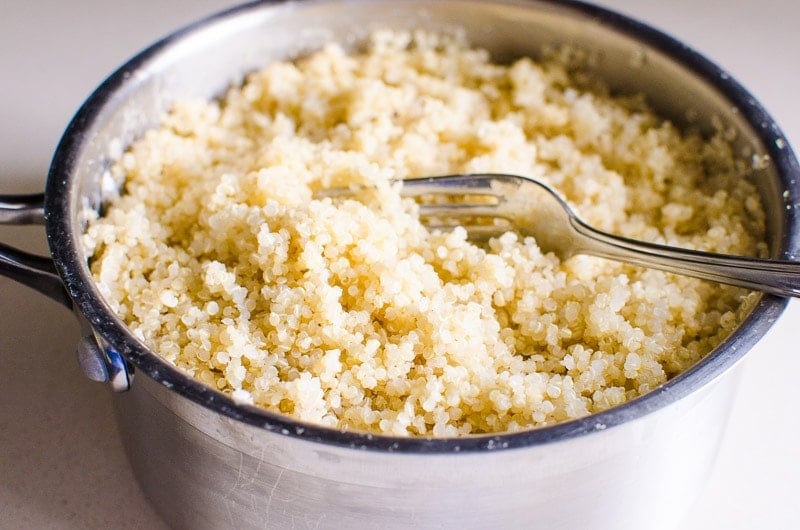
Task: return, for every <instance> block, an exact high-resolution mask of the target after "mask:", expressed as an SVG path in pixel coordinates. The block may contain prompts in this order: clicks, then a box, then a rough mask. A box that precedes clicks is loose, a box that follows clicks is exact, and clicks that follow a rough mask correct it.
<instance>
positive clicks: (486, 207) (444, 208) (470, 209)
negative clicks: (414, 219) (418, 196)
mask: <svg viewBox="0 0 800 530" xmlns="http://www.w3.org/2000/svg"><path fill="white" fill-rule="evenodd" d="M419 214H420V216H423V217H441V218H444V219H448V218H449V219H452V218H460V217H502V213H501V212H500V211H499V210H498V209H497V205H496V204H462V203H459V204H452V203H451V204H420V205H419Z"/></svg>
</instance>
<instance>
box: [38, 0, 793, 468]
mask: <svg viewBox="0 0 800 530" xmlns="http://www.w3.org/2000/svg"><path fill="white" fill-rule="evenodd" d="M357 1H363V0H345V3H357ZM285 2H286V0H279V1H276V2H266V3H264V2H252V3H247V4H243V5H239V6H236V7H233V8H231V9H227V10H224V11H221V12H219V13H217V14H215V15H212V16H210V17H207V18H205V19H202V20H200V21H198V22H196V23H194V24H191V25H189V26H186V27H184V28H182V29H179V30H177V31H175V32H174V33H171V34H169V35H168V36H166V37H165V38H163V39H161V40H159V41H158V42H156V43H155V44H153V45H152V46H150V47H148V48H146V49H145V50H144V51H142V52H141V53H139V54H137V55H136V56H134V57H133V58H132V59H130V60H129V61H127V62H126V63H125V64H124V65H122V66H121V67H120V68H119V69H118V70H116V71H115V72H114V73H112V74H111V75H110V76H109V77H108V78H107V79H106V80H105V81H104V82H103V83H102V84H101V85H100V86H99V87H98V88H97V89H96V90H95V91H94V92H93V93H92V94H91V95H90V96H89V98H88V99H87V100H86V102H85V103H84V104H83V105H82V106H81V108H80V109H79V110H78V112H77V114H76V115H75V117H74V118H73V119H72V121H71V122H70V124H69V125H68V127H67V129H66V131H65V133H64V135H63V137H62V139H61V141H60V143H59V145H58V147H57V148H56V151H55V154H54V157H53V160H52V163H51V166H50V171H49V174H48V179H47V184H46V192H45V197H46V202H45V219H46V232H47V239H48V243H49V245H50V249H51V253H52V256H53V260H54V263H55V266H56V269H57V270H58V273H59V275H60V276H61V278H62V280H63V282H64V285H65V287H66V289H67V291H68V292H69V294H70V296H71V297H72V299H73V301H74V305H75V309H76V311H77V312H78V313H79V314H80V315H82V316H83V317H84V318H85V319H86V321H87V322H88V323H89V325H90V326H91V328H92V329H93V330H94V331H95V332H96V333H98V334H99V335H100V336H101V337H102V339H103V340H104V341H105V342H106V343H107V344H108V345H109V347H110V348H112V349H113V350H115V351H116V352H118V353H119V354H121V355H122V356H123V357H124V358H125V359H126V360H127V361H128V363H129V364H130V365H133V366H135V367H136V369H138V370H141V371H142V372H144V373H145V374H147V375H148V376H149V377H151V378H152V379H154V380H155V381H157V382H159V383H161V384H163V385H164V386H166V387H168V388H170V389H171V390H174V391H175V392H177V393H178V394H180V395H182V396H184V397H186V398H188V399H190V400H191V401H193V402H195V403H197V404H200V405H202V406H204V407H206V408H208V409H210V410H212V411H214V412H217V413H219V414H222V415H223V416H226V417H228V418H231V419H233V420H236V421H240V422H243V423H245V424H248V425H251V426H254V427H257V428H260V429H264V430H266V431H270V432H275V433H279V434H282V435H288V436H292V437H296V438H299V439H302V440H306V441H311V442H317V443H322V444H332V445H336V446H341V447H351V448H358V449H367V450H375V451H386V452H400V453H412V454H419V453H458V452H475V451H490V450H502V449H513V448H522V447H529V446H534V445H543V444H549V443H554V442H559V441H563V440H567V439H570V438H573V437H577V436H582V435H587V434H590V433H592V432H597V431H602V430H605V429H607V428H612V427H614V426H617V425H620V424H623V423H627V422H630V421H633V420H636V419H638V418H641V417H644V416H646V415H648V414H650V413H651V412H654V411H657V410H659V409H661V408H663V407H665V406H667V405H669V404H671V403H674V402H676V401H678V400H680V399H681V398H683V397H685V396H688V395H689V394H691V393H693V392H695V391H697V390H699V389H700V388H702V387H704V386H706V385H708V384H710V383H712V382H713V381H714V380H715V379H716V378H718V377H720V376H721V375H723V374H724V373H725V372H726V371H728V370H729V369H730V368H732V367H733V366H734V365H735V364H736V363H738V362H739V361H740V360H741V359H742V357H743V356H744V354H745V353H746V352H747V351H748V350H749V349H750V348H752V347H753V346H754V345H755V344H756V342H758V340H759V339H760V338H761V337H762V336H763V335H764V334H765V333H766V332H767V331H768V330H769V328H770V327H771V326H772V324H773V323H774V322H775V321H776V320H777V319H778V317H779V316H780V314H781V313H782V312H783V310H784V309H785V307H786V305H787V304H788V299H785V298H780V297H776V296H772V295H763V296H762V297H761V299H760V300H759V301H758V302H757V304H756V305H755V307H754V308H753V309H752V310H751V312H750V314H749V315H748V316H747V317H746V318H745V320H744V321H743V322H742V323H741V324H740V325H739V326H738V327H737V329H736V330H735V331H734V332H733V333H732V334H731V336H729V337H728V338H727V339H726V340H725V341H724V342H723V343H722V344H721V345H720V346H719V347H717V348H715V349H714V350H713V351H711V352H710V353H709V354H707V355H706V356H705V357H704V358H703V359H701V360H700V361H699V362H698V363H696V364H695V365H694V366H692V367H691V368H690V369H688V370H686V371H685V372H683V373H681V374H679V375H678V376H676V377H674V378H672V379H670V380H669V381H667V382H666V383H664V384H663V385H661V386H659V387H658V388H656V389H654V390H652V391H650V392H649V393H647V394H644V395H643V396H640V397H637V398H635V399H633V400H630V401H627V402H626V403H623V404H622V405H619V406H616V407H613V408H611V409H608V410H606V411H603V412H599V413H595V414H592V415H589V416H586V417H584V418H580V419H576V420H570V421H566V422H563V423H558V424H555V425H551V426H546V427H537V428H532V429H529V430H524V431H519V432H506V433H494V434H476V435H468V436H464V437H456V438H453V437H449V438H434V437H396V436H387V435H380V434H373V433H365V432H352V431H340V430H337V429H333V428H329V427H324V426H319V425H314V424H309V423H304V422H301V421H299V420H295V419H293V418H291V417H289V416H287V415H282V414H278V413H274V412H271V411H268V410H266V409H262V408H259V407H255V406H250V405H240V404H237V403H235V402H234V401H233V399H231V398H230V397H228V396H226V395H225V394H223V393H221V392H219V391H217V390H215V389H212V388H210V387H207V386H206V385H204V384H203V383H200V382H199V381H197V380H195V379H193V378H191V377H190V376H187V375H184V374H183V373H182V372H180V371H179V370H178V369H177V368H175V367H174V366H172V365H170V364H168V363H167V362H166V361H164V360H162V358H161V357H159V356H158V355H157V354H155V353H153V352H152V351H150V350H149V349H148V348H147V347H146V346H145V345H144V344H143V343H141V342H140V341H139V340H138V339H137V338H135V337H134V336H133V335H132V334H131V333H130V331H129V330H128V329H127V327H126V326H125V325H124V324H123V323H122V322H121V321H120V320H119V318H118V317H117V316H116V315H115V314H114V313H113V312H112V311H111V309H110V307H109V306H108V305H107V303H106V302H105V301H104V300H103V298H102V296H101V294H100V293H99V290H98V289H97V287H96V285H95V283H94V281H93V279H92V278H91V276H90V275H89V273H88V267H87V263H86V262H85V260H81V255H82V252H80V251H79V250H78V249H79V245H81V242H80V236H79V235H78V231H77V227H75V226H74V224H73V222H72V221H71V220H72V219H75V218H76V213H77V212H76V211H75V210H76V209H77V208H78V205H77V200H76V198H75V197H74V194H75V193H76V191H75V190H76V186H74V184H73V180H74V175H75V171H76V160H77V159H78V155H79V153H80V152H81V150H82V147H83V145H84V144H85V143H86V142H88V141H89V140H90V138H89V137H88V135H87V132H88V131H90V130H91V127H92V125H93V124H94V123H95V122H96V121H97V120H98V119H99V118H100V114H101V113H102V111H103V109H104V107H105V105H106V104H107V103H108V102H109V101H110V100H111V99H112V98H113V97H115V96H116V95H118V93H119V92H120V91H122V90H123V89H124V88H125V87H126V86H127V85H128V84H129V83H130V82H131V81H130V80H131V79H134V78H135V76H133V75H132V74H133V73H135V72H137V71H139V70H140V69H141V68H142V67H143V66H145V65H146V64H148V63H149V62H150V61H151V60H153V59H155V58H157V57H158V56H159V54H160V53H161V52H162V51H164V50H166V49H168V48H170V47H171V46H172V45H174V44H175V43H177V42H179V41H181V40H182V39H184V38H186V37H188V36H191V35H193V34H195V33H197V32H200V31H203V30H204V29H206V28H208V27H209V26H213V25H215V24H218V23H222V22H223V21H224V20H226V19H228V18H230V17H233V16H238V15H241V14H242V13H244V12H247V11H249V10H257V9H270V8H273V7H275V6H280V5H282V4H284V3H285ZM331 2H334V3H335V2H336V0H305V1H304V2H303V3H308V4H313V3H331ZM498 3H509V2H507V1H503V0H499V2H498ZM512 3H514V5H522V6H527V5H530V6H531V7H532V8H533V7H535V6H536V5H537V4H538V5H547V6H548V7H552V8H556V9H558V10H559V11H560V12H564V13H572V14H574V15H579V16H584V17H590V18H592V19H593V20H594V21H595V22H597V23H599V24H601V25H603V26H606V27H608V28H610V29H611V30H613V31H615V32H617V33H621V34H624V35H627V36H629V37H632V38H634V39H636V40H638V41H640V42H642V43H644V44H646V45H648V46H650V47H652V48H653V49H655V50H658V51H660V52H662V53H664V54H665V55H666V56H668V57H670V58H672V59H673V60H675V61H676V62H677V63H679V64H681V65H682V66H684V67H685V68H686V69H687V70H689V71H690V72H692V73H693V74H694V75H695V76H697V77H698V78H699V79H701V80H703V81H704V82H706V83H708V85H710V86H711V87H713V88H714V89H715V90H716V91H717V92H719V93H720V94H721V95H722V96H724V97H725V98H727V100H728V101H729V102H730V103H731V104H732V105H734V106H735V107H737V108H738V109H739V111H740V114H741V115H742V116H743V117H744V118H745V120H746V121H747V122H748V123H749V124H750V126H751V127H752V128H753V130H754V131H755V132H757V134H758V136H759V139H760V140H761V142H763V145H764V147H765V149H766V151H767V153H768V154H769V156H770V157H771V160H772V163H773V164H774V165H775V167H776V170H777V174H778V175H779V177H780V178H781V184H782V185H783V186H784V188H785V189H786V190H787V191H788V196H787V197H785V198H784V200H785V202H786V203H787V204H788V205H791V204H796V203H798V202H800V185H799V184H798V179H800V167H799V166H798V161H797V159H796V158H795V156H794V154H793V152H792V150H791V148H790V147H789V145H788V143H787V142H786V140H785V135H784V134H783V133H782V132H781V130H780V128H779V127H778V125H777V124H776V122H775V121H774V120H773V118H772V117H771V116H770V115H769V114H768V113H767V111H766V110H765V109H764V108H763V107H762V106H761V104H760V103H759V102H758V101H757V100H756V99H755V98H754V97H753V96H752V95H751V94H750V93H749V92H748V91H747V90H746V89H745V88H744V87H742V86H741V85H740V84H739V83H738V82H737V81H736V80H734V78H733V77H732V76H731V75H729V74H728V73H727V72H725V71H724V70H723V69H722V68H720V67H719V66H718V65H716V64H715V63H714V62H712V61H710V60H709V59H707V58H705V57H704V56H702V55H701V54H699V53H698V52H696V51H695V50H693V49H692V48H690V47H688V46H687V45H685V44H683V43H682V42H680V41H678V40H677V39H675V38H673V37H671V36H669V35H667V34H665V33H663V32H661V31H659V30H657V29H654V28H653V27H651V26H649V25H646V24H644V23H642V22H639V21H637V20H635V19H633V18H630V17H628V16H626V15H622V14H620V13H617V12H615V11H612V10H609V9H606V8H603V7H598V6H595V5H592V4H589V3H586V2H583V1H578V0H534V1H531V0H518V1H516V2H512ZM782 222H783V227H782V228H783V238H782V241H781V242H780V255H779V256H776V257H779V258H782V259H790V258H792V257H795V256H796V255H797V253H798V252H799V251H800V226H798V225H800V223H798V219H797V214H796V209H795V208H787V209H786V211H785V212H784V217H783V219H782Z"/></svg>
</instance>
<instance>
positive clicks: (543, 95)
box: [84, 31, 766, 436]
mask: <svg viewBox="0 0 800 530" xmlns="http://www.w3.org/2000/svg"><path fill="white" fill-rule="evenodd" d="M574 56H575V54H574V53H551V54H549V55H547V57H549V58H548V59H544V60H541V61H538V62H536V61H534V60H532V59H529V58H523V59H520V60H518V61H516V62H514V63H513V64H510V65H498V64H494V63H492V62H491V59H490V56H489V54H488V53H487V52H486V51H484V50H480V49H472V48H470V47H469V46H468V45H467V43H466V42H465V39H463V38H461V37H459V36H453V35H439V34H431V33H426V32H412V33H404V32H389V31H383V32H377V33H375V34H373V35H372V36H371V38H370V39H369V42H368V45H367V46H366V51H363V52H358V53H353V54H348V53H347V52H346V51H345V50H344V49H343V48H342V47H340V46H338V45H336V44H331V45H328V46H325V47H324V48H323V49H321V50H320V51H318V52H317V53H314V54H312V55H309V56H307V57H304V58H302V59H299V60H296V61H294V62H278V63H275V64H272V65H270V66H269V67H267V68H266V69H265V70H263V71H261V72H257V73H254V74H252V75H250V76H249V77H248V78H247V80H246V82H245V83H244V84H243V85H242V86H238V87H235V88H231V89H230V90H229V92H228V93H227V94H226V95H225V96H224V98H221V99H220V100H216V101H184V102H180V103H178V104H176V105H175V106H174V108H173V109H172V110H171V111H170V112H169V113H168V114H167V115H166V116H164V118H163V122H162V124H161V126H160V127H159V128H157V129H154V130H150V131H148V132H147V133H146V134H145V135H144V136H143V137H142V138H141V139H140V140H138V141H136V142H135V143H133V145H131V146H130V149H129V150H128V151H127V152H126V153H124V155H122V157H121V158H120V159H119V161H118V163H116V165H115V166H114V167H113V170H112V175H113V177H114V178H115V179H116V180H117V181H118V182H124V187H123V188H122V190H121V193H120V196H119V197H118V198H116V199H114V200H113V201H112V202H111V204H110V205H109V207H108V209H107V212H106V213H105V214H104V216H103V217H102V218H98V219H93V220H92V221H91V222H90V223H89V226H88V229H87V231H86V234H85V237H84V242H85V245H86V247H87V249H88V253H89V255H90V256H91V259H90V264H91V270H92V273H93V275H94V278H95V280H96V281H97V285H98V286H99V288H100V290H101V291H102V293H103V294H104V295H105V297H106V298H107V300H108V302H109V304H111V306H112V308H113V310H114V311H115V312H116V313H117V314H118V315H119V316H120V317H121V318H122V319H123V320H124V321H125V322H126V323H127V325H128V326H129V327H130V329H131V331H132V332H133V333H134V334H135V335H136V336H137V337H139V338H140V339H141V340H142V341H143V342H144V343H145V344H147V346H149V347H150V348H152V350H153V351H155V352H157V353H158V354H159V355H161V356H162V357H163V358H164V359H165V360H166V361H167V362H169V363H171V364H174V365H175V366H176V367H178V368H179V369H181V370H182V371H184V372H186V373H187V374H190V375H191V376H193V377H195V378H197V379H199V380H200V381H203V382H205V383H207V384H208V385H210V386H213V387H215V388H217V389H219V390H221V391H223V392H225V393H228V394H230V395H231V396H232V397H233V398H234V399H235V400H236V401H238V402H241V403H248V404H255V405H258V406H261V407H265V408H267V409H269V410H272V411H279V412H282V413H286V414H290V415H292V416H294V417H296V418H297V419H299V420H302V421H305V422H311V423H315V424H322V425H326V426H330V427H334V428H338V429H345V430H359V431H369V432H374V433H383V434H390V435H396V436H413V435H425V436H458V435H466V434H469V433H486V432H498V431H514V430H520V429H526V428H531V427H536V426H542V425H549V424H553V423H556V422H561V421H565V420H569V419H572V418H580V417H582V416H586V415H588V414H591V413H594V412H598V411H602V410H604V409H607V408H609V407H613V406H615V405H619V404H620V403H623V402H625V401H626V400H629V399H631V398H634V397H636V396H638V395H640V394H643V393H645V392H648V391H649V390H652V389H653V388H655V387H657V386H658V385H660V384H662V383H664V382H665V381H667V380H668V379H669V378H670V377H672V376H674V375H676V374H678V373H680V372H681V371H683V370H685V369H686V368H687V367H689V366H691V365H692V364H693V363H695V362H697V361H698V360H699V359H700V358H701V357H703V355H705V354H706V353H708V352H709V351H710V350H711V349H712V348H714V347H715V346H716V345H718V344H719V343H720V342H721V341H722V340H724V339H725V337H727V336H728V335H729V334H730V332H731V331H732V330H733V329H734V328H735V327H736V325H737V323H738V322H740V320H741V319H742V317H743V316H744V315H745V314H746V312H747V311H748V310H749V308H750V307H752V305H753V303H754V301H755V300H756V295H755V294H754V293H750V292H747V291H744V290H742V289H738V288H733V287H728V286H721V285H718V284H714V283H710V282H704V281H701V280H696V279H691V278H686V277H681V276H675V275H671V274H667V273H664V272H659V271H655V270H646V269H642V268H637V267H634V266H630V265H625V264H620V263H615V262H610V261H606V260H603V259H600V258H594V257H588V256H577V257H574V258H571V259H569V260H566V261H560V260H559V259H558V258H557V257H556V256H554V255H552V254H543V253H542V252H541V251H540V249H539V247H538V246H537V244H536V241H535V240H533V239H532V238H525V239H522V238H521V237H519V236H518V235H516V234H515V233H512V232H509V233H506V234H505V235H503V236H502V237H499V238H497V239H493V240H491V241H490V242H488V243H487V244H482V245H476V244H473V243H472V242H470V241H469V240H468V238H467V234H466V232H465V231H464V230H463V229H455V230H452V231H449V232H441V231H439V232H437V231H429V230H428V229H426V228H425V227H424V226H423V225H422V224H421V222H420V220H419V216H418V210H417V205H416V204H415V203H414V202H413V201H410V200H409V199H402V198H401V197H400V194H399V186H398V185H397V184H396V183H395V181H396V180H398V179H403V178H407V177H412V176H422V175H438V174H449V173H458V172H503V173H517V174H521V175H528V176H532V177H536V178H539V179H541V180H543V181H545V182H548V183H549V184H551V185H552V186H554V187H555V188H556V189H557V190H558V191H559V192H560V193H561V194H562V195H563V196H564V197H565V198H566V199H567V201H568V202H569V203H570V204H571V205H572V206H573V207H574V208H575V209H576V210H577V211H578V212H579V214H580V215H581V217H582V218H583V219H585V220H586V221H587V222H589V223H590V224H593V225H594V226H596V227H598V228H601V229H603V230H608V231H611V232H614V233H618V234H622V235H625V236H628V237H632V238H637V239H642V240H647V241H653V242H658V243H666V244H671V245H676V246H681V247H687V248H696V249H704V250H711V251H716V252H727V253H734V254H748V255H759V254H763V253H764V252H765V251H766V248H765V245H764V243H763V242H762V239H763V231H764V215H763V212H762V210H761V206H760V202H759V200H758V194H757V193H756V190H755V189H754V187H753V186H752V185H751V184H750V183H748V182H747V181H746V180H745V179H743V178H741V174H742V167H741V164H740V163H739V162H737V161H736V160H735V157H734V154H733V151H732V147H731V146H730V145H729V144H728V143H726V141H725V140H724V139H723V138H722V135H721V134H720V135H717V136H715V137H713V138H711V139H710V140H709V139H705V138H703V137H702V136H701V135H700V134H696V133H683V132H681V131H679V130H677V129H676V128H675V127H674V126H673V125H671V124H670V123H669V122H666V121H664V120H662V119H659V118H658V117H656V116H655V115H654V114H653V113H652V112H650V111H649V110H648V109H647V108H646V105H645V103H644V102H643V101H642V98H640V97H626V98H620V97H611V96H610V95H609V94H608V91H607V90H605V89H604V88H603V87H602V86H600V85H599V84H598V83H596V82H593V81H591V80H589V79H588V78H587V77H586V75H585V74H584V73H582V72H581V71H580V69H579V68H574V67H573V65H574V64H575V61H574V60H573V59H575V57H574ZM347 185H366V186H363V188H359V189H361V191H359V192H358V193H357V194H356V195H355V196H354V197H351V198H346V199H331V198H322V199H317V198H315V191H317V190H320V189H324V188H329V187H338V186H347Z"/></svg>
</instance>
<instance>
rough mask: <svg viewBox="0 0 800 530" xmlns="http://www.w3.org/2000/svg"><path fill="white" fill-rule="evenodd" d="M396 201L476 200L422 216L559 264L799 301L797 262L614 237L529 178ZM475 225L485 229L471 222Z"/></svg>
mask: <svg viewBox="0 0 800 530" xmlns="http://www.w3.org/2000/svg"><path fill="white" fill-rule="evenodd" d="M339 192H342V193H344V194H346V193H348V192H347V191H346V190H339ZM342 193H325V194H326V195H342ZM401 193H402V194H403V195H404V196H408V197H419V196H427V195H430V196H434V197H436V196H449V197H453V196H465V200H467V201H468V200H469V196H473V197H475V196H479V197H480V199H481V200H480V201H473V202H460V201H461V199H459V202H450V203H439V202H433V203H423V204H420V215H421V216H422V217H423V218H424V220H425V222H426V224H427V225H428V226H429V227H430V228H442V229H449V228H452V227H454V226H456V225H461V226H464V227H465V228H466V230H467V232H468V233H469V235H470V237H472V238H477V239H486V238H488V237H492V236H497V235H501V234H502V233H503V232H505V231H508V230H514V231H516V232H518V233H519V234H521V235H523V236H533V237H534V238H535V239H536V243H537V244H538V245H539V247H540V248H541V249H542V251H543V252H554V253H555V254H556V255H557V256H558V257H559V258H561V259H567V258H569V257H570V256H573V255H575V254H591V255H594V256H600V257H603V258H608V259H612V260H617V261H622V262H625V263H631V264H634V265H640V266H643V267H650V268H654V269H660V270H664V271H668V272H673V273H677V274H683V275H687V276H693V277H696V278H703V279H706V280H712V281H716V282H720V283H726V284H730V285H736V286H739V287H746V288H749V289H753V290H757V291H763V292H766V293H771V294H775V295H779V296H795V297H800V262H793V261H779V260H770V259H757V258H748V257H743V256H732V255H727V254H714V253H710V252H701V251H697V250H688V249H682V248H676V247H671V246H665V245H657V244H653V243H647V242H644V241H636V240H633V239H628V238H625V237H620V236H616V235H612V234H609V233H606V232H603V231H600V230H597V229H595V228H592V227H591V226H589V225H587V224H586V223H585V222H583V221H582V220H581V219H579V218H578V217H577V215H575V213H574V212H573V211H572V209H571V208H570V207H569V206H568V205H567V203H566V202H565V201H564V200H563V199H562V198H561V197H560V196H559V195H558V194H557V193H556V192H555V191H554V190H553V189H552V188H550V187H549V186H547V185H546V184H544V183H542V182H540V181H538V180H534V179H532V178H528V177H522V176H519V175H506V174H494V173H483V174H461V175H445V176H440V177H424V178H413V179H406V180H403V181H402V192H401ZM487 197H488V199H490V201H487ZM486 218H490V219H498V218H499V219H504V220H505V221H506V223H505V224H497V223H493V224H486V223H485V220H486ZM480 219H483V221H484V222H483V223H480V222H476V221H478V220H480Z"/></svg>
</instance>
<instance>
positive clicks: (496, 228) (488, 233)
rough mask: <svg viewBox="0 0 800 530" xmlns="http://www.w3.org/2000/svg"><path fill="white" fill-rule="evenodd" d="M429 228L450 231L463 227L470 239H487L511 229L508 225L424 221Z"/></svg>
mask: <svg viewBox="0 0 800 530" xmlns="http://www.w3.org/2000/svg"><path fill="white" fill-rule="evenodd" d="M425 226H426V227H427V228H428V229H429V230H441V231H442V232H452V231H453V229H455V228H457V227H463V228H464V229H465V230H466V231H467V235H468V237H469V239H470V240H471V241H488V240H489V239H491V238H493V237H500V236H501V235H503V234H505V233H506V232H508V231H513V228H512V227H510V226H502V225H471V224H458V223H456V224H452V223H450V224H446V223H442V224H431V223H425Z"/></svg>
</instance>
